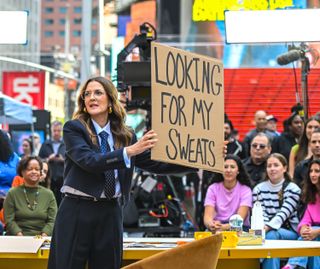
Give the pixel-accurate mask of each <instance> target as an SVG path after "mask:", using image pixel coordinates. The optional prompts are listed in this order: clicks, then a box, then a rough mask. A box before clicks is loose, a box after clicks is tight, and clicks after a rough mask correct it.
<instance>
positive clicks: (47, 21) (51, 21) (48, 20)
mask: <svg viewBox="0 0 320 269" xmlns="http://www.w3.org/2000/svg"><path fill="white" fill-rule="evenodd" d="M53 22H54V21H53V19H45V20H44V24H45V25H52V24H53Z"/></svg>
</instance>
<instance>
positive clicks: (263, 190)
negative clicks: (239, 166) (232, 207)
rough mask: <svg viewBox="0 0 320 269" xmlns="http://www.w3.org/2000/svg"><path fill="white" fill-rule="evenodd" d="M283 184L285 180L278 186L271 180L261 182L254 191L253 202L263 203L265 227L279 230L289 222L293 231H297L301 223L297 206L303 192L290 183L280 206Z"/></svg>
mask: <svg viewBox="0 0 320 269" xmlns="http://www.w3.org/2000/svg"><path fill="white" fill-rule="evenodd" d="M283 183H284V179H283V180H281V181H280V182H279V183H277V184H273V183H271V181H270V180H267V181H264V182H261V183H260V184H258V185H257V186H255V188H254V189H253V192H252V193H253V202H255V201H260V202H261V204H262V209H263V216H264V223H265V225H268V226H269V227H271V228H273V229H279V228H280V227H282V226H283V225H284V223H285V222H286V221H287V220H289V224H290V227H291V229H292V230H294V231H296V230H297V226H298V223H299V219H298V216H297V206H298V203H299V200H300V193H301V190H300V188H299V187H298V185H297V184H295V183H293V182H290V183H289V184H288V185H287V187H286V188H285V190H284V193H283V201H282V205H280V201H279V192H280V191H281V189H282V184H283Z"/></svg>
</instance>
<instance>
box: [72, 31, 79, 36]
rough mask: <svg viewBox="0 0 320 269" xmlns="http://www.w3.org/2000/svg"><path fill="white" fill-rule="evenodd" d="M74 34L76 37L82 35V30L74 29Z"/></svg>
mask: <svg viewBox="0 0 320 269" xmlns="http://www.w3.org/2000/svg"><path fill="white" fill-rule="evenodd" d="M72 35H73V36H74V37H80V36H81V31H80V30H74V31H72Z"/></svg>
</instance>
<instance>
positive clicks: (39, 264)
mask: <svg viewBox="0 0 320 269" xmlns="http://www.w3.org/2000/svg"><path fill="white" fill-rule="evenodd" d="M3 240H5V238H3V237H2V240H1V241H2V243H3ZM191 240H192V239H185V238H124V246H126V244H127V243H129V242H141V243H150V244H152V243H156V242H160V243H168V244H174V243H176V242H177V241H187V242H188V241H191ZM166 249H168V248H131V247H127V248H126V247H125V248H124V253H123V260H124V263H125V264H128V263H131V262H133V261H136V260H140V259H143V258H146V257H149V256H151V255H154V254H156V253H159V252H161V251H164V250H166ZM48 255H49V249H44V248H41V249H40V250H38V252H37V253H5V252H2V253H0V268H1V269H2V268H4V269H20V268H24V269H44V268H46V265H47V260H48ZM292 256H320V242H308V241H286V240H278V241H276V240H267V241H266V242H265V244H264V245H262V246H238V247H236V248H222V249H221V252H220V257H219V262H218V267H217V268H218V269H224V268H239V269H241V268H246V269H250V268H259V258H268V257H269V258H273V257H292Z"/></svg>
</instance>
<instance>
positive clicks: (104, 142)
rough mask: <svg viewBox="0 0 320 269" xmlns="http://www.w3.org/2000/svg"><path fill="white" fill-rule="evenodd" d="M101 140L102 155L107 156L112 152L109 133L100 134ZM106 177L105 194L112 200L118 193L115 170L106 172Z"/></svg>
mask: <svg viewBox="0 0 320 269" xmlns="http://www.w3.org/2000/svg"><path fill="white" fill-rule="evenodd" d="M99 136H100V138H101V145H100V150H101V153H104V154H106V153H107V152H110V151H111V149H110V145H109V143H108V136H109V135H108V133H107V132H105V131H102V132H101V133H100V134H99ZM104 175H105V184H104V194H105V196H106V197H107V198H109V199H111V198H112V197H113V196H114V195H115V193H116V180H115V176H114V170H113V169H111V170H107V171H105V172H104Z"/></svg>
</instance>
